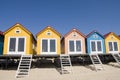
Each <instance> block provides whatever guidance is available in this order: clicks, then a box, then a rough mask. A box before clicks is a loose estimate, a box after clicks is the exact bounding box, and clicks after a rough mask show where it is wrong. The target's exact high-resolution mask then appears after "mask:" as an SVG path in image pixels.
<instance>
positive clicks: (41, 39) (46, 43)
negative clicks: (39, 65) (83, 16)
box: [36, 26, 61, 57]
mask: <svg viewBox="0 0 120 80" xmlns="http://www.w3.org/2000/svg"><path fill="white" fill-rule="evenodd" d="M36 37H37V50H36V51H37V55H40V56H48V57H49V56H58V55H59V54H60V53H61V47H60V46H61V45H60V40H61V34H60V33H59V32H57V31H56V30H55V29H53V28H52V27H51V26H47V27H46V28H44V29H43V30H41V31H40V32H38V33H37V34H36Z"/></svg>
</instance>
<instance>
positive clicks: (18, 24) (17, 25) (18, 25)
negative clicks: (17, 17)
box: [3, 23, 36, 41]
mask: <svg viewBox="0 0 120 80" xmlns="http://www.w3.org/2000/svg"><path fill="white" fill-rule="evenodd" d="M15 27H20V28H22V29H23V30H24V31H25V32H27V33H28V34H30V35H31V36H32V37H33V39H34V40H35V38H34V36H33V34H32V33H31V32H30V31H29V30H28V29H26V28H25V27H24V26H23V25H21V24H20V23H16V24H15V25H13V26H11V27H10V28H9V29H7V30H6V31H5V32H4V33H3V34H4V35H5V34H6V33H8V32H9V31H10V30H12V29H14V28H15ZM35 41H36V40H35Z"/></svg>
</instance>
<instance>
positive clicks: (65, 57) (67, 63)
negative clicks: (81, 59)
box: [60, 54, 72, 74]
mask: <svg viewBox="0 0 120 80" xmlns="http://www.w3.org/2000/svg"><path fill="white" fill-rule="evenodd" d="M60 62H61V73H62V74H66V73H71V72H72V64H71V59H70V56H69V54H61V55H60Z"/></svg>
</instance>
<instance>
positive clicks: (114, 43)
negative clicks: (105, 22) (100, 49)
mask: <svg viewBox="0 0 120 80" xmlns="http://www.w3.org/2000/svg"><path fill="white" fill-rule="evenodd" d="M104 37H105V46H106V53H119V52H120V37H119V36H118V35H116V34H115V33H114V32H109V33H107V34H105V35H104Z"/></svg>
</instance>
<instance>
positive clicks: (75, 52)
mask: <svg viewBox="0 0 120 80" xmlns="http://www.w3.org/2000/svg"><path fill="white" fill-rule="evenodd" d="M70 41H73V42H74V51H73V52H71V51H70V49H69V48H70V45H69V42H70ZM76 41H80V43H81V51H76ZM82 45H83V44H82V40H81V39H69V40H68V54H81V53H82V52H83V49H82Z"/></svg>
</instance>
